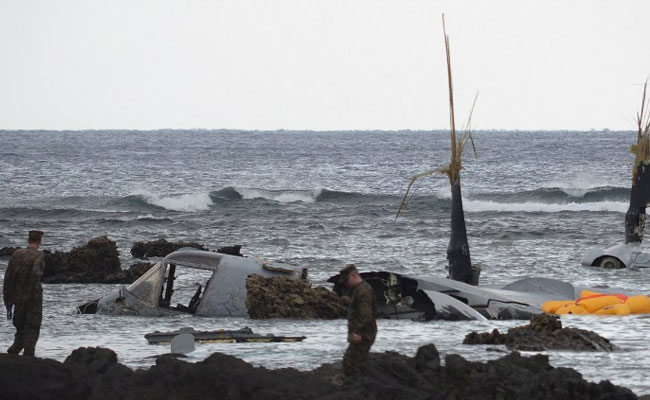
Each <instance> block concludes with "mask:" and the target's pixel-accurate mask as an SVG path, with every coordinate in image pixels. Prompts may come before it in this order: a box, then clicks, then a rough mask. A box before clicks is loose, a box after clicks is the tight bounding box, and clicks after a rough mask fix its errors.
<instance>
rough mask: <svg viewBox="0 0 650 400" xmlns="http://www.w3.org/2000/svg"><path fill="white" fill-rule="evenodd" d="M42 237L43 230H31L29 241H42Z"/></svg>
mask: <svg viewBox="0 0 650 400" xmlns="http://www.w3.org/2000/svg"><path fill="white" fill-rule="evenodd" d="M41 237H43V232H41V231H29V236H28V238H27V241H28V242H29V243H40V242H41Z"/></svg>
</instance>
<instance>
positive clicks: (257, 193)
mask: <svg viewBox="0 0 650 400" xmlns="http://www.w3.org/2000/svg"><path fill="white" fill-rule="evenodd" d="M210 197H211V198H212V199H213V200H215V201H224V200H225V201H232V200H254V199H263V200H270V201H277V202H279V203H295V202H302V203H316V202H340V201H350V200H360V201H364V199H365V200H367V199H369V198H375V197H376V196H373V195H364V194H361V193H354V192H342V191H336V190H328V189H324V188H316V189H303V190H300V189H298V190H295V189H294V190H290V189H289V190H275V189H261V188H235V187H232V186H229V187H227V188H224V189H221V190H218V191H215V192H212V193H210Z"/></svg>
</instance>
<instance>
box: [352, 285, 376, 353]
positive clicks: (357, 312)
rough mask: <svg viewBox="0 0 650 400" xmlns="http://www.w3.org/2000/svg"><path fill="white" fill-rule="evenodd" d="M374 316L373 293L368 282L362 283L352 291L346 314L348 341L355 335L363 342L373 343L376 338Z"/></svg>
mask: <svg viewBox="0 0 650 400" xmlns="http://www.w3.org/2000/svg"><path fill="white" fill-rule="evenodd" d="M376 314H377V305H376V303H375V292H374V291H373V290H372V287H371V286H370V284H368V282H366V281H363V282H361V284H360V285H359V286H357V287H356V288H354V290H353V291H352V298H351V299H350V311H349V312H348V340H349V339H350V337H351V336H352V334H353V333H356V334H358V335H361V336H362V337H363V339H364V340H370V341H374V340H375V336H377V323H376V322H375V315H376Z"/></svg>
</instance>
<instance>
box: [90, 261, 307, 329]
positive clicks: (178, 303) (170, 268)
mask: <svg viewBox="0 0 650 400" xmlns="http://www.w3.org/2000/svg"><path fill="white" fill-rule="evenodd" d="M252 274H257V275H261V276H264V277H273V276H286V277H290V278H294V279H304V278H305V277H306V274H307V270H306V269H303V268H298V267H293V266H290V265H286V264H278V263H270V262H267V261H263V260H259V259H255V258H248V257H238V256H234V255H229V254H222V253H214V252H210V251H202V250H197V249H190V248H184V249H180V250H178V251H175V252H173V253H171V254H169V255H168V256H166V257H165V258H163V259H162V260H161V261H159V262H158V263H156V264H155V265H154V266H153V267H151V268H150V269H149V270H148V271H147V272H145V273H144V274H143V275H142V276H141V277H140V278H139V279H138V280H136V281H135V282H134V283H133V284H131V285H130V286H129V287H122V288H120V289H119V290H118V291H117V292H115V293H112V294H109V295H107V296H104V297H102V298H100V299H97V300H94V301H91V302H89V303H86V304H83V305H81V306H79V307H78V309H77V311H78V312H79V313H81V314H95V313H97V314H118V315H150V316H160V315H170V314H183V313H185V314H187V313H189V314H194V315H200V316H247V315H248V311H247V309H246V295H247V291H246V278H247V277H248V275H252Z"/></svg>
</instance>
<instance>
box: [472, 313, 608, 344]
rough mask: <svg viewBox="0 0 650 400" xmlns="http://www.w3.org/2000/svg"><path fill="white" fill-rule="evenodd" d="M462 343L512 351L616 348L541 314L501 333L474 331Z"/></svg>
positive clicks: (598, 338)
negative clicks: (528, 322) (492, 346)
mask: <svg viewBox="0 0 650 400" xmlns="http://www.w3.org/2000/svg"><path fill="white" fill-rule="evenodd" d="M463 344H504V345H506V347H507V348H509V349H511V350H520V351H545V350H576V351H613V350H615V349H616V346H614V345H613V344H612V343H611V342H610V341H609V340H608V339H606V338H604V337H602V336H600V335H598V334H597V333H595V332H591V331H587V330H584V329H578V328H562V322H561V321H560V318H559V317H558V316H557V315H548V314H542V315H538V316H535V317H533V318H532V319H531V321H530V324H529V325H526V326H519V327H516V328H511V329H508V333H506V334H503V333H500V332H499V331H498V330H497V329H494V330H493V331H492V332H490V333H477V332H471V333H469V334H467V335H466V336H465V340H464V341H463Z"/></svg>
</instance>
